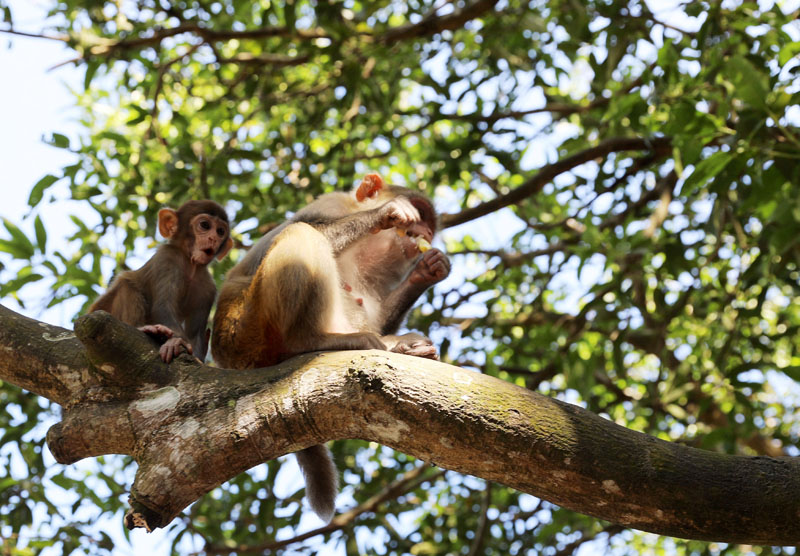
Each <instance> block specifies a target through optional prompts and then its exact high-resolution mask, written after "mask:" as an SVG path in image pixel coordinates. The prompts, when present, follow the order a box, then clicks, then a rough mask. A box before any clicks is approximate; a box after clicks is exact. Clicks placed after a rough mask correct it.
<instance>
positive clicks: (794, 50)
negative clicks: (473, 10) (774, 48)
mask: <svg viewBox="0 0 800 556" xmlns="http://www.w3.org/2000/svg"><path fill="white" fill-rule="evenodd" d="M798 54H800V42H797V41H792V42H790V43H788V44H787V45H786V46H784V47H783V48H781V51H780V52H779V53H778V63H779V64H780V65H781V66H785V65H786V63H787V62H789V61H790V60H792V59H793V58H794V57H795V56H797V55H798Z"/></svg>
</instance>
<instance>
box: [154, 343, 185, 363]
mask: <svg viewBox="0 0 800 556" xmlns="http://www.w3.org/2000/svg"><path fill="white" fill-rule="evenodd" d="M183 351H186V353H189V354H192V353H193V350H192V344H190V343H189V342H187V341H186V340H184V339H183V338H180V337H173V338H170V339H169V340H167V341H166V342H164V344H163V345H162V346H161V349H160V350H159V353H160V354H161V360H162V361H164V362H165V363H169V362H171V361H172V360H173V359H174V358H175V357H177V356H178V355H180V354H181V353H182V352H183Z"/></svg>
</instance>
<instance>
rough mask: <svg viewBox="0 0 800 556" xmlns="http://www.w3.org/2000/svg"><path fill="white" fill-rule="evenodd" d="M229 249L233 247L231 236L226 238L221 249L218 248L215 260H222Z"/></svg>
mask: <svg viewBox="0 0 800 556" xmlns="http://www.w3.org/2000/svg"><path fill="white" fill-rule="evenodd" d="M231 247H233V239H231V236H228V239H227V240H226V241H225V243H224V244H223V245H222V247H220V248H219V251H217V260H218V261H221V260H222V259H224V258H225V255H227V254H228V251H230V250H231Z"/></svg>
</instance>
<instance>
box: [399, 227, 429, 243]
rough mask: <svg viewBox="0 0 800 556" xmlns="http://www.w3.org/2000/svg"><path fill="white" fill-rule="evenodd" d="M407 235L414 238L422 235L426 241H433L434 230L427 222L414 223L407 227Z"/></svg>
mask: <svg viewBox="0 0 800 556" xmlns="http://www.w3.org/2000/svg"><path fill="white" fill-rule="evenodd" d="M405 235H406V236H408V237H410V238H411V239H412V240H413V239H415V238H418V237H421V238H422V239H424V240H426V241H429V242H430V241H433V231H432V230H431V228H430V227H429V226H426V225H425V224H419V223H417V224H413V225H412V226H411V227H410V228H407V229H406V233H405Z"/></svg>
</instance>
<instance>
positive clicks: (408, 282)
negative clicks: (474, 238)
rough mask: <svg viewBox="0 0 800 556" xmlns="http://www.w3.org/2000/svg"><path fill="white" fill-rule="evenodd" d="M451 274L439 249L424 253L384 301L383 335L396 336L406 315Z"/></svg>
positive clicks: (444, 256) (448, 262)
mask: <svg viewBox="0 0 800 556" xmlns="http://www.w3.org/2000/svg"><path fill="white" fill-rule="evenodd" d="M448 274H450V261H449V260H448V259H447V256H446V255H445V254H444V253H442V252H441V251H439V250H438V249H431V250H429V251H426V252H425V253H423V255H422V256H421V257H420V258H419V260H418V261H417V264H416V265H415V266H414V268H413V270H412V271H411V272H410V273H409V275H408V276H406V278H405V280H403V281H402V282H401V283H400V285H399V286H398V287H397V288H396V289H395V290H394V291H392V292H391V293H390V294H389V295H388V296H387V297H386V299H385V301H384V305H383V307H384V310H383V319H382V320H383V325H382V326H381V334H382V335H386V334H394V333H395V332H397V329H398V328H399V327H400V324H401V323H402V322H403V320H404V319H405V316H406V313H408V310H409V309H410V308H411V306H412V305H414V303H416V301H417V299H419V296H421V295H422V294H423V293H425V290H427V289H428V288H429V287H430V286H432V285H434V284H436V283H437V282H441V281H442V280H444V279H445V278H446V277H447V275H448Z"/></svg>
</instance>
